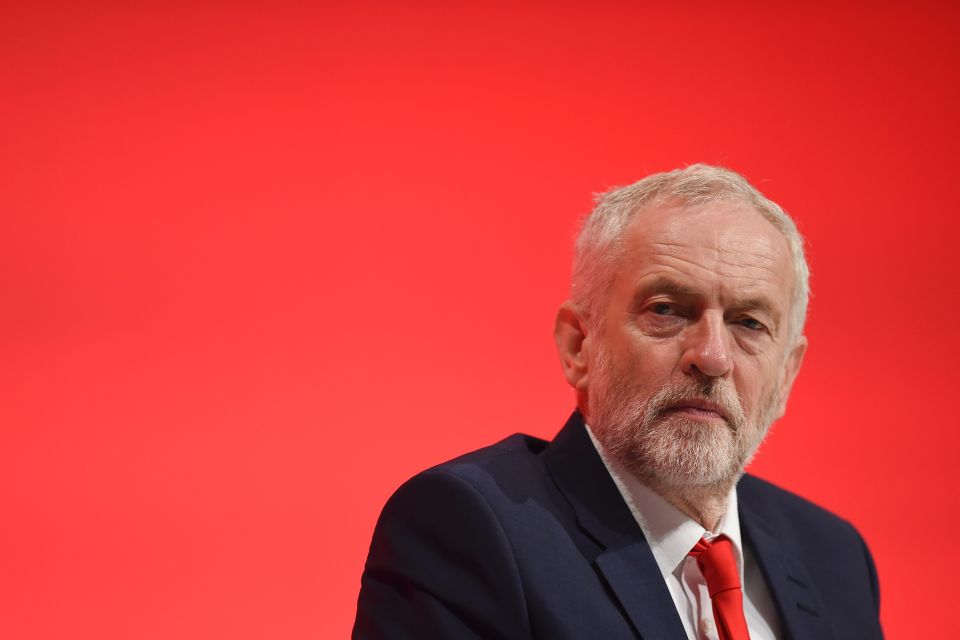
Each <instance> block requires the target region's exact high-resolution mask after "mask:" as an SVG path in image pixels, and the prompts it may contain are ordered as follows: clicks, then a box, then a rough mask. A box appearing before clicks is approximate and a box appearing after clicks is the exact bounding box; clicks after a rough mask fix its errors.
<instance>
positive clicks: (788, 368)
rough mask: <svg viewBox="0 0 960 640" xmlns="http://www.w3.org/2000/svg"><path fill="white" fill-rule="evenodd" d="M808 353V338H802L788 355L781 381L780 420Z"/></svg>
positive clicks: (778, 413)
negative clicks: (804, 357)
mask: <svg viewBox="0 0 960 640" xmlns="http://www.w3.org/2000/svg"><path fill="white" fill-rule="evenodd" d="M806 352H807V337H806V336H800V337H799V338H798V339H797V342H796V344H795V345H794V346H793V349H792V350H791V351H790V353H789V355H787V361H786V362H785V363H784V366H783V378H782V379H781V380H780V407H779V408H778V409H777V417H778V418H780V417H783V414H784V413H786V412H787V399H788V398H789V397H790V390H791V389H792V388H793V381H794V380H796V379H797V374H798V373H800V365H801V364H803V354H805V353H806Z"/></svg>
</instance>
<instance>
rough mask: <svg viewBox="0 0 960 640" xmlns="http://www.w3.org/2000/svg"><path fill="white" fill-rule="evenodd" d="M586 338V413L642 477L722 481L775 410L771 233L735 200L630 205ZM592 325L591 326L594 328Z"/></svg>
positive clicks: (782, 388) (784, 319)
mask: <svg viewBox="0 0 960 640" xmlns="http://www.w3.org/2000/svg"><path fill="white" fill-rule="evenodd" d="M625 243H626V244H625V247H626V251H625V254H624V257H623V259H622V262H621V263H620V265H619V269H618V272H617V275H616V278H615V279H614V282H613V284H612V287H611V290H610V293H609V296H608V298H607V300H606V306H605V307H604V308H603V312H602V318H599V319H601V320H602V322H601V323H597V322H594V323H593V326H594V328H593V329H592V330H591V332H590V334H589V335H588V337H587V339H586V340H585V343H588V344H586V345H585V352H586V353H587V358H588V361H589V365H588V373H587V376H586V377H587V380H586V387H587V414H588V421H589V423H590V425H591V427H592V428H593V429H594V431H595V433H596V434H597V436H598V438H599V439H600V440H601V441H602V442H603V443H604V445H605V447H607V448H608V450H610V451H611V452H612V453H614V454H616V455H618V456H619V457H620V459H621V460H623V461H624V462H625V463H626V464H627V465H628V466H629V467H630V468H631V470H632V471H634V472H635V473H637V474H638V475H639V476H640V478H641V480H643V481H645V482H647V483H648V484H653V485H660V486H661V487H662V488H671V487H673V488H680V487H708V486H725V485H727V484H729V483H731V482H733V481H735V480H736V478H737V477H739V474H740V473H741V472H742V470H743V467H744V465H745V464H746V463H747V462H748V461H749V458H750V457H751V456H752V455H753V453H754V451H755V450H756V448H757V447H758V446H759V445H760V442H761V441H762V440H763V437H764V436H765V435H766V432H767V430H768V428H769V425H770V424H771V423H772V422H773V420H775V419H776V418H777V417H779V416H780V415H782V413H783V409H784V406H785V402H786V398H787V395H788V394H789V389H790V385H791V384H792V382H793V378H794V376H795V375H796V372H797V369H798V368H799V364H800V360H801V359H802V355H803V350H804V347H805V342H804V341H803V340H801V341H800V342H799V343H797V344H789V343H788V341H789V338H790V327H789V326H788V325H789V317H790V305H791V293H792V291H793V287H794V284H795V283H794V272H793V266H792V261H791V257H790V249H789V246H788V245H787V241H786V239H785V238H784V237H783V235H782V234H781V233H780V232H779V231H778V230H777V229H776V228H775V227H774V226H773V225H772V224H771V223H770V222H768V221H767V220H766V219H765V218H763V217H762V216H761V215H760V214H759V213H757V212H756V211H753V210H751V209H749V208H746V207H744V206H743V205H732V204H722V203H721V204H716V205H712V206H709V207H707V208H705V209H702V210H693V211H691V210H684V209H681V208H676V207H670V206H662V207H658V208H654V209H650V210H644V211H641V212H638V214H637V215H636V216H635V217H634V219H633V221H632V222H631V224H630V227H629V228H628V229H627V232H626V236H625ZM597 325H599V326H597Z"/></svg>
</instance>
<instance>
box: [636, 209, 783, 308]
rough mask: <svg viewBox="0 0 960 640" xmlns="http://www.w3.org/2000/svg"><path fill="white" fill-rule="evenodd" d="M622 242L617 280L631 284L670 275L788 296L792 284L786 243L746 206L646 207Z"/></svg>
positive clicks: (702, 283) (705, 284)
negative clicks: (622, 248) (624, 279)
mask: <svg viewBox="0 0 960 640" xmlns="http://www.w3.org/2000/svg"><path fill="white" fill-rule="evenodd" d="M624 241H625V242H624V250H625V254H624V256H623V261H622V263H621V264H622V265H623V270H622V272H621V273H619V274H618V279H620V278H621V277H624V278H626V279H627V280H628V281H629V282H630V283H631V284H633V285H637V284H641V283H640V282H639V281H640V280H643V279H644V278H651V277H669V278H673V279H678V280H680V281H682V282H686V283H688V284H692V285H696V286H698V287H705V288H711V287H712V288H714V289H717V290H722V292H725V293H726V292H730V291H732V292H733V293H738V294H739V293H743V292H744V291H753V290H757V291H759V292H762V293H766V294H767V295H775V294H782V296H783V297H786V298H788V297H789V295H790V293H791V291H792V287H793V284H794V283H793V279H794V274H793V262H792V258H791V254H790V247H789V244H788V243H787V239H786V238H785V237H784V236H783V234H782V233H781V232H780V230H779V229H777V228H776V227H774V226H773V223H771V222H770V221H769V220H767V219H766V218H764V217H763V215H761V214H760V213H759V212H758V211H756V210H755V209H753V208H751V207H748V206H746V205H742V204H731V203H723V202H721V203H715V204H711V205H708V206H704V207H700V208H697V209H688V208H684V207H680V206H670V205H661V206H655V207H650V208H646V209H643V210H641V211H638V212H637V213H636V214H635V215H634V218H633V220H631V222H630V224H629V226H628V227H627V231H626V234H625V237H624ZM775 297H778V298H779V297H781V296H780V295H775Z"/></svg>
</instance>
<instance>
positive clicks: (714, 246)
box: [354, 165, 882, 640]
mask: <svg viewBox="0 0 960 640" xmlns="http://www.w3.org/2000/svg"><path fill="white" fill-rule="evenodd" d="M807 280H808V269H807V265H806V261H805V258H804V254H803V241H802V239H801V237H800V235H799V234H798V232H797V229H796V227H795V225H794V223H793V221H792V220H791V219H790V218H789V217H788V216H787V215H786V214H785V213H784V212H783V210H782V209H780V207H778V206H777V205H776V204H774V203H773V202H771V201H769V200H767V199H766V198H765V197H764V196H763V195H761V194H760V193H759V192H758V191H757V190H756V189H754V188H753V187H752V186H751V185H749V184H748V183H747V182H746V180H744V179H743V178H742V177H741V176H739V175H738V174H736V173H734V172H732V171H728V170H725V169H720V168H716V167H710V166H705V165H694V166H691V167H688V168H686V169H682V170H676V171H672V172H669V173H664V174H657V175H653V176H649V177H647V178H645V179H644V180H641V181H640V182H638V183H636V184H634V185H631V186H628V187H624V188H620V189H615V190H613V191H610V192H608V193H607V194H605V195H603V196H601V197H600V198H599V200H598V204H597V206H596V208H595V209H594V211H593V212H592V213H591V214H590V216H589V217H588V218H587V220H586V222H585V224H584V226H583V229H582V231H581V232H580V235H579V237H578V239H577V244H576V257H575V262H574V269H573V283H572V295H571V299H570V300H569V301H568V302H565V303H564V304H563V305H562V306H561V307H560V311H559V313H558V315H557V321H556V328H555V332H554V334H555V338H556V343H557V348H558V350H559V353H560V359H561V362H562V365H563V371H564V375H565V376H566V378H567V381H568V382H569V383H570V385H571V386H572V387H573V388H574V390H575V391H576V398H577V411H576V412H574V414H573V416H572V417H571V418H570V420H569V421H568V422H567V424H566V426H565V427H564V428H563V429H562V430H561V431H560V433H559V434H558V435H557V437H556V438H555V439H554V440H553V441H552V442H550V443H547V442H544V441H542V440H538V439H535V438H532V437H529V436H523V435H515V436H512V437H510V438H507V439H506V440H504V441H502V442H500V443H498V444H495V445H493V446H491V447H487V448H485V449H481V450H480V451H476V452H474V453H470V454H467V455H465V456H463V457H461V458H458V459H456V460H453V461H451V462H448V463H446V464H442V465H440V466H438V467H435V468H433V469H430V470H428V471H425V472H423V473H421V474H420V475H418V476H416V477H415V478H413V479H412V480H410V481H409V482H407V483H406V484H405V485H404V486H403V487H401V488H400V489H399V490H398V491H397V493H396V494H394V496H393V497H392V498H391V499H390V501H389V502H388V503H387V505H386V507H385V508H384V510H383V514H382V515H381V517H380V521H379V522H378V524H377V528H376V532H375V533H374V537H373V543H372V545H371V549H370V555H369V558H368V560H367V565H366V570H365V571H364V574H363V578H362V588H361V592H360V599H359V606H358V612H357V622H356V626H355V628H354V637H356V638H552V639H559V638H603V639H613V638H637V637H640V638H645V639H647V640H652V639H658V640H659V639H661V638H670V639H672V638H721V639H724V640H726V639H730V640H742V639H745V638H752V639H753V640H758V639H763V638H793V639H800V638H815V639H818V640H822V639H826V638H858V639H862V638H879V637H882V632H881V629H880V624H879V591H878V585H877V577H876V571H875V569H874V565H873V561H872V559H871V557H870V554H869V552H868V550H867V548H866V545H865V544H864V542H863V540H862V539H861V537H860V536H859V535H858V534H857V532H856V531H855V530H854V529H853V527H851V526H850V525H849V524H847V523H846V522H845V521H843V520H841V519H839V518H837V517H836V516H833V515H831V514H829V513H827V512H826V511H824V510H822V509H820V508H819V507H816V506H814V505H813V504H811V503H809V502H806V501H805V500H803V499H801V498H799V497H797V496H795V495H793V494H790V493H788V492H786V491H783V490H781V489H778V488H776V487H774V486H773V485H770V484H768V483H766V482H764V481H762V480H759V479H757V478H753V477H751V476H749V475H743V468H744V466H745V465H746V464H747V462H748V461H749V460H750V457H751V456H752V455H753V454H754V452H755V451H756V449H757V447H758V446H759V445H760V443H761V442H762V440H763V438H764V436H765V435H766V433H767V431H768V430H769V428H770V425H771V423H772V422H773V421H774V420H776V419H777V418H778V417H780V416H781V415H783V413H784V410H785V408H786V402H787V398H788V396H789V393H790V388H791V385H792V384H793V381H794V379H795V378H796V375H797V372H798V371H799V369H800V364H801V362H802V360H803V354H804V351H805V349H806V346H807V341H806V338H805V337H804V336H803V323H804V319H805V315H806V305H807V297H808V286H807Z"/></svg>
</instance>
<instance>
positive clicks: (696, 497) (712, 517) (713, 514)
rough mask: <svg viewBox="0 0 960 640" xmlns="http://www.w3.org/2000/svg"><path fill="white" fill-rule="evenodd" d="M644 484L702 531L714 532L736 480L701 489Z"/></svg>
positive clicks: (654, 483)
mask: <svg viewBox="0 0 960 640" xmlns="http://www.w3.org/2000/svg"><path fill="white" fill-rule="evenodd" d="M646 484H647V486H648V487H650V488H651V489H652V490H654V491H656V492H657V493H658V494H660V495H661V496H662V497H663V499H664V500H666V501H667V502H669V503H670V504H671V505H673V506H674V507H676V508H677V509H679V510H680V511H681V512H683V513H684V514H685V515H686V516H687V517H688V518H690V519H691V520H693V521H695V522H698V523H699V524H700V526H702V527H703V528H704V529H706V530H707V531H716V530H717V528H718V527H719V525H720V519H721V518H723V514H724V513H725V512H726V510H727V499H728V498H729V497H730V490H731V489H733V486H734V485H735V484H736V480H734V481H733V482H725V483H722V484H716V485H707V486H702V487H665V486H662V485H661V486H658V484H659V483H657V482H647V483H646Z"/></svg>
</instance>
